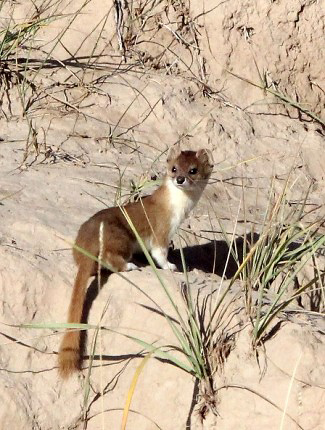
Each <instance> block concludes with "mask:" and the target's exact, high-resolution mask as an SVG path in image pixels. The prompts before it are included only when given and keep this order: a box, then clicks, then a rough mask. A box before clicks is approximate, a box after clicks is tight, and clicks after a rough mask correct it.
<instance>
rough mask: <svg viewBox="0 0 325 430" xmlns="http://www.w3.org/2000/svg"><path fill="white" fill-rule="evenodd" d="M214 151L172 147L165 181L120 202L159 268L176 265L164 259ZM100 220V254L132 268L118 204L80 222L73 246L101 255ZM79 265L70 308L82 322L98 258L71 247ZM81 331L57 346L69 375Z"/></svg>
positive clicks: (76, 364)
mask: <svg viewBox="0 0 325 430" xmlns="http://www.w3.org/2000/svg"><path fill="white" fill-rule="evenodd" d="M212 162H213V160H212V155H211V153H210V151H209V150H207V149H200V150H198V151H180V149H179V148H178V147H172V148H171V149H170V151H169V154H168V157H167V173H166V175H165V178H164V181H163V184H162V185H161V186H160V187H159V188H158V189H157V190H156V191H155V192H154V193H153V194H152V195H150V196H147V197H144V198H142V199H141V200H140V201H137V202H135V203H128V204H126V205H125V206H124V209H125V211H126V212H127V214H128V215H129V217H130V219H131V221H132V223H133V225H134V227H135V228H136V230H137V232H138V233H139V235H140V237H141V239H142V240H143V241H144V243H145V245H146V247H147V249H148V250H149V251H150V253H151V255H152V257H153V259H154V260H155V261H156V263H157V264H158V266H160V267H161V268H162V269H170V270H175V269H176V266H175V265H174V264H172V263H170V262H169V261H168V260H167V254H168V246H169V243H170V240H171V238H172V236H173V234H174V233H175V232H176V230H177V228H178V227H179V225H180V224H181V223H182V221H183V220H184V219H185V218H186V216H187V215H188V213H189V212H190V210H192V209H193V207H194V206H195V205H196V203H197V202H198V200H199V198H200V196H201V194H202V191H203V190H204V188H205V186H206V184H207V182H208V179H209V177H210V175H211V172H212V168H213V164H212ZM101 223H103V227H104V229H103V231H104V234H103V241H102V242H103V243H102V244H101V251H102V258H103V260H105V261H107V262H108V263H109V264H110V265H111V266H112V267H113V268H115V269H116V270H117V271H126V270H133V269H136V268H137V267H136V266H135V265H134V264H133V263H131V262H130V260H131V258H132V255H133V253H134V252H136V251H139V250H141V248H140V246H139V244H138V242H137V239H136V237H135V235H134V233H133V232H132V230H131V228H130V226H129V225H128V223H127V221H126V219H125V216H124V215H123V213H122V211H121V209H120V208H119V207H113V208H108V209H104V210H101V211H99V212H97V213H96V214H95V215H93V216H92V217H91V218H89V219H88V220H87V221H86V222H85V223H84V224H82V225H81V227H80V229H79V232H78V235H77V238H76V242H75V243H76V245H77V246H78V247H80V248H82V249H84V250H86V251H87V252H88V253H90V254H92V255H94V256H95V257H98V256H99V228H100V224H101ZM73 257H74V260H75V262H76V264H77V267H78V272H77V276H76V280H75V283H74V287H73V292H72V296H71V302H70V306H69V312H68V322H69V323H80V321H81V316H82V311H83V305H84V300H85V295H86V289H87V284H88V280H89V278H90V277H91V276H93V275H96V273H97V269H98V267H97V263H96V262H95V261H93V260H92V259H90V258H89V257H87V256H86V255H84V254H82V253H80V252H78V251H77V250H76V249H73ZM81 360H82V357H81V350H80V331H79V330H67V331H66V333H65V335H64V337H63V340H62V343H61V346H60V350H59V372H60V375H61V376H62V377H63V378H67V377H69V376H70V375H71V374H72V373H73V372H75V371H77V370H79V369H80V366H81Z"/></svg>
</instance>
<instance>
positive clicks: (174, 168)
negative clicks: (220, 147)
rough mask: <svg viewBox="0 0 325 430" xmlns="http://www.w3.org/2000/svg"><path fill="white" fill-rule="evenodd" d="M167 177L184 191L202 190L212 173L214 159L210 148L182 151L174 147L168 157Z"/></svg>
mask: <svg viewBox="0 0 325 430" xmlns="http://www.w3.org/2000/svg"><path fill="white" fill-rule="evenodd" d="M167 166H168V167H167V177H168V178H170V180H171V181H172V183H173V184H174V185H175V186H176V187H178V188H180V189H183V190H184V191H189V192H191V191H202V190H203V188H204V187H205V186H206V184H207V181H208V179H209V177H210V175H211V173H212V169H213V159H212V154H211V152H210V151H209V150H208V149H199V150H198V151H180V149H179V148H178V147H172V148H171V149H170V151H169V154H168V157H167Z"/></svg>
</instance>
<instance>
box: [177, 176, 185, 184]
mask: <svg viewBox="0 0 325 430" xmlns="http://www.w3.org/2000/svg"><path fill="white" fill-rule="evenodd" d="M176 182H177V183H178V184H179V185H181V184H183V183H184V182H185V178H184V176H177V178H176Z"/></svg>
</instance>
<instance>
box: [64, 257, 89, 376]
mask: <svg viewBox="0 0 325 430" xmlns="http://www.w3.org/2000/svg"><path fill="white" fill-rule="evenodd" d="M92 267H93V262H92V261H91V260H90V259H88V258H87V259H85V261H84V262H83V264H82V265H79V269H78V273H77V277H76V280H75V283H74V287H73V291H72V296H71V301H70V306H69V314H68V322H69V323H80V322H81V317H82V311H83V305H84V301H85V295H86V289H87V283H88V279H89V277H90V276H91V274H92V273H91V272H92ZM81 361H82V357H81V350H80V330H79V329H68V331H67V332H66V333H65V335H64V337H63V339H62V342H61V346H60V349H59V373H60V375H61V377H62V378H64V379H66V378H68V377H69V376H70V375H71V374H72V373H73V372H76V371H77V370H80V366H81Z"/></svg>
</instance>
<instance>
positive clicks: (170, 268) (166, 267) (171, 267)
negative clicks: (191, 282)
mask: <svg viewBox="0 0 325 430" xmlns="http://www.w3.org/2000/svg"><path fill="white" fill-rule="evenodd" d="M163 268H164V269H169V270H171V271H172V272H175V270H177V266H176V265H175V264H174V263H170V262H169V261H167V263H166V264H165V265H164V267H163Z"/></svg>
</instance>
